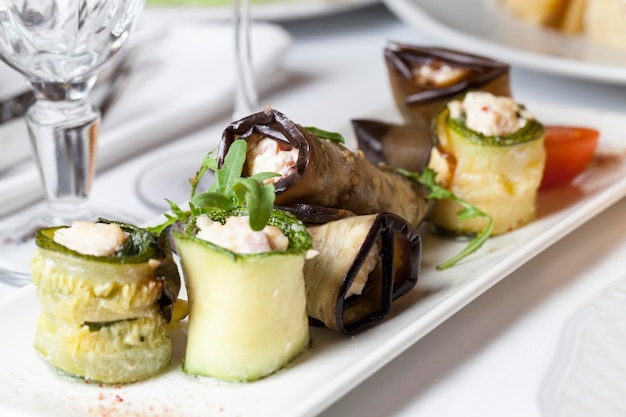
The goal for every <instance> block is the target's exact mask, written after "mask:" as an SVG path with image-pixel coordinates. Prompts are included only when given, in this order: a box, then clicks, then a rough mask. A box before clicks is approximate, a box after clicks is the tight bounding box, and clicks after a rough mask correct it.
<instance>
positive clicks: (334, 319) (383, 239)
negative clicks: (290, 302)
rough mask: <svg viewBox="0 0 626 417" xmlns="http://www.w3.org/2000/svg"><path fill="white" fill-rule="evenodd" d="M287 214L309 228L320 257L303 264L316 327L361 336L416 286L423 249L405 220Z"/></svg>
mask: <svg viewBox="0 0 626 417" xmlns="http://www.w3.org/2000/svg"><path fill="white" fill-rule="evenodd" d="M285 208H286V209H287V210H290V211H292V212H293V213H295V214H296V216H297V217H298V218H300V219H301V220H303V221H304V222H305V223H307V231H308V232H309V234H310V235H311V237H312V239H313V247H314V248H316V249H317V250H318V251H319V254H318V255H317V256H315V257H313V258H311V259H307V261H306V262H305V264H304V281H305V284H306V298H307V314H308V315H309V317H310V318H311V319H312V322H313V323H321V324H323V325H324V326H326V327H328V328H330V329H332V330H336V331H339V332H340V333H343V334H346V335H351V334H354V333H357V332H359V331H362V330H364V329H367V328H370V327H372V326H374V325H375V324H376V323H377V322H378V321H380V320H381V319H383V318H384V317H385V316H386V315H387V314H388V313H389V311H390V309H391V303H392V301H393V300H396V299H397V298H399V297H401V296H402V295H404V294H406V293H407V292H409V291H410V290H411V289H412V288H413V287H414V286H415V284H416V282H417V279H418V272H419V268H420V262H421V251H422V243H421V239H420V235H419V232H418V231H417V229H416V228H415V227H413V226H412V225H410V224H409V223H407V222H406V221H405V220H404V219H402V218H400V217H398V216H396V215H393V214H391V213H377V214H370V215H361V216H347V217H344V215H345V213H337V212H335V213H333V212H334V211H335V210H333V209H327V208H321V207H312V206H301V205H297V206H290V207H285ZM328 219H331V220H330V221H328V222H325V221H326V220H328ZM320 221H322V222H324V223H321V224H317V223H318V222H320Z"/></svg>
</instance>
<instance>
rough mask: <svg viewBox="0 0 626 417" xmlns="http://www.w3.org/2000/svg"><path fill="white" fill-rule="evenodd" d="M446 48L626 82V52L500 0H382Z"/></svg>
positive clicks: (548, 70) (555, 71) (568, 74)
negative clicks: (528, 17) (531, 18)
mask: <svg viewBox="0 0 626 417" xmlns="http://www.w3.org/2000/svg"><path fill="white" fill-rule="evenodd" d="M383 1H384V3H385V4H386V5H387V6H388V7H389V8H390V9H391V10H392V11H393V12H394V13H395V14H396V15H397V16H398V18H400V19H401V20H403V21H405V22H407V23H408V24H410V25H412V26H413V27H414V28H415V29H416V30H418V31H419V32H420V33H423V34H425V35H429V36H431V37H432V38H433V40H434V41H438V42H444V43H445V45H446V46H448V47H451V48H454V49H461V50H465V51H467V52H474V53H477V54H480V55H485V56H489V57H491V58H494V59H499V60H501V61H504V62H507V63H509V64H515V65H519V66H521V67H525V68H528V69H532V70H537V71H542V72H546V73H550V74H556V75H560V76H566V77H571V78H579V79H585V80H593V81H601V82H607V83H617V84H626V52H625V51H621V50H618V49H612V48H609V47H605V46H602V45H599V44H597V43H594V42H592V41H590V40H589V39H587V38H584V37H581V36H573V35H569V36H568V35H563V34H561V33H560V32H557V31H555V30H551V29H546V28H541V27H537V26H533V25H530V24H528V23H525V22H523V21H521V20H519V19H517V18H515V17H513V16H512V15H511V14H510V13H509V12H508V11H507V10H506V9H505V8H504V7H503V6H502V5H500V4H499V3H498V1H497V0H446V1H441V0H383Z"/></svg>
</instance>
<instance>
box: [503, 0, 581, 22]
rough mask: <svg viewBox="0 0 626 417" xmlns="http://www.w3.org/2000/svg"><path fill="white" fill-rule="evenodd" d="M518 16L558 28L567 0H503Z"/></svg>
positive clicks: (528, 20)
mask: <svg viewBox="0 0 626 417" xmlns="http://www.w3.org/2000/svg"><path fill="white" fill-rule="evenodd" d="M502 3H503V4H504V5H505V6H506V7H507V8H508V9H510V10H511V12H513V14H514V15H516V16H517V17H518V18H520V19H522V20H525V21H527V22H530V23H533V24H537V25H541V26H549V27H553V28H555V29H559V28H560V26H561V22H562V20H563V16H564V14H565V10H566V8H567V5H568V3H569V0H503V1H502Z"/></svg>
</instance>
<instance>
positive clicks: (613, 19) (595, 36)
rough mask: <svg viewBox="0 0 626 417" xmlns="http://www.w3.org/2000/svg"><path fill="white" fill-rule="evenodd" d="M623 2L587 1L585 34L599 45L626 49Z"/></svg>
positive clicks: (606, 0) (625, 20)
mask: <svg viewBox="0 0 626 417" xmlns="http://www.w3.org/2000/svg"><path fill="white" fill-rule="evenodd" d="M625 7H626V6H624V4H623V3H622V0H587V7H586V10H585V19H584V26H585V33H586V35H587V36H589V38H590V39H591V40H593V41H595V42H597V43H601V44H604V45H607V46H610V47H613V48H620V49H626V12H625V10H626V9H625Z"/></svg>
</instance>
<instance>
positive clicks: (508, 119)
mask: <svg viewBox="0 0 626 417" xmlns="http://www.w3.org/2000/svg"><path fill="white" fill-rule="evenodd" d="M448 109H449V110H450V117H451V118H452V119H459V118H461V117H463V116H464V117H465V125H466V126H467V128H468V129H471V130H473V131H475V132H479V133H482V134H483V135H485V136H507V135H510V134H512V133H515V132H517V131H518V130H519V129H520V128H522V127H524V126H525V125H526V123H527V122H528V121H529V120H533V119H534V116H533V115H532V114H531V113H530V112H528V111H526V110H525V109H524V108H523V107H522V106H520V105H518V104H517V103H516V102H515V101H514V100H513V99H512V98H510V97H503V96H494V95H493V94H491V93H486V92H482V91H473V92H470V93H467V94H466V95H465V97H464V98H463V100H462V101H461V100H452V101H451V102H449V103H448Z"/></svg>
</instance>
